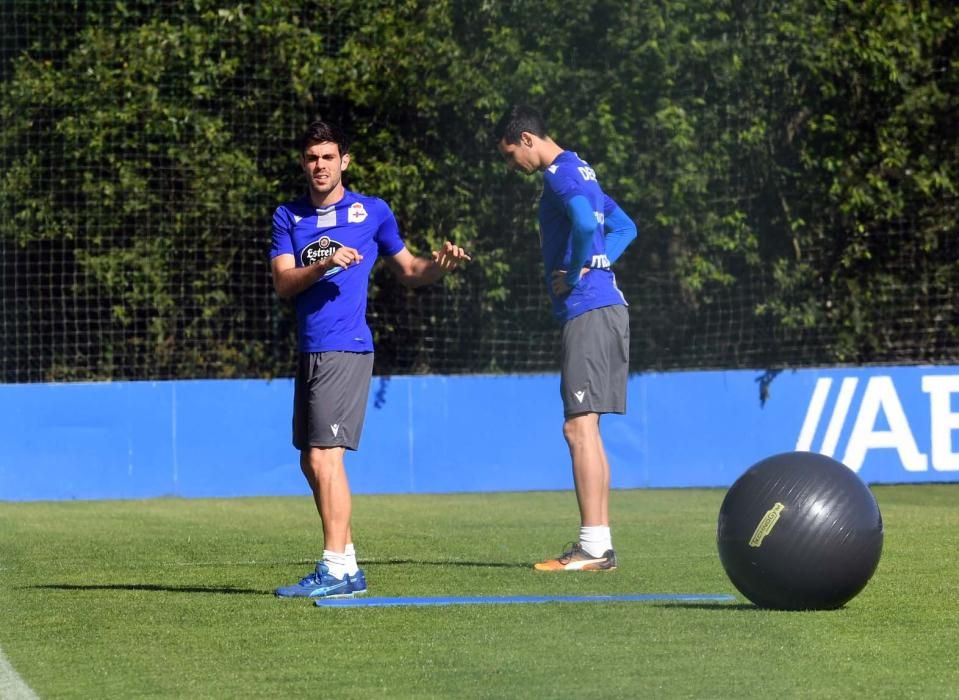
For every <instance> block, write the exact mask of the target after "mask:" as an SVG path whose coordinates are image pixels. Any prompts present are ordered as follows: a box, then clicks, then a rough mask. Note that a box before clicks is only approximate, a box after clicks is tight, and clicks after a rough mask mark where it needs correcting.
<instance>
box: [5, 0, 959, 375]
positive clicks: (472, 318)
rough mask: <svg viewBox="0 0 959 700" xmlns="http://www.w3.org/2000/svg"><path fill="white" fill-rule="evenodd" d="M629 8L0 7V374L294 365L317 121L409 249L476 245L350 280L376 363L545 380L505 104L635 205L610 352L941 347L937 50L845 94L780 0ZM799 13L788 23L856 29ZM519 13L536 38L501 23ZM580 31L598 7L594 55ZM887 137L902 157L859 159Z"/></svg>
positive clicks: (523, 185) (531, 201)
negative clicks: (516, 102)
mask: <svg viewBox="0 0 959 700" xmlns="http://www.w3.org/2000/svg"><path fill="white" fill-rule="evenodd" d="M634 5H635V6H634ZM638 5H640V4H639V3H636V4H632V3H622V4H619V3H602V2H597V3H585V4H584V5H583V7H582V8H580V9H579V10H575V11H574V9H573V8H571V7H570V6H569V4H568V3H551V2H546V3H540V4H538V3H526V2H519V1H517V2H514V3H458V2H454V3H449V4H446V3H428V2H424V3H415V2H414V3H386V2H361V1H359V0H354V1H353V2H332V1H318V0H312V1H311V0H272V1H266V2H235V3H229V4H223V3H216V2H212V1H208V0H192V1H186V0H184V1H182V2H176V1H174V0H162V1H161V0H156V1H147V0H143V1H141V2H136V1H128V2H84V1H81V0H70V1H68V0H4V2H3V3H0V32H2V46H0V80H2V88H0V116H2V127H0V128H2V135H0V177H2V180H0V382H6V383H17V382H42V381H80V380H121V379H123V380H143V379H171V378H220V377H224V378H227V377H270V376H289V375H290V374H291V371H292V367H293V354H294V343H295V329H294V325H293V316H292V313H291V308H290V306H289V305H288V304H286V303H283V302H280V301H279V300H278V299H277V298H276V296H275V294H274V292H273V290H272V286H271V280H270V273H269V263H268V260H267V252H268V248H269V236H270V219H271V216H272V212H273V209H274V208H275V207H276V205H277V204H278V203H279V202H280V201H283V200H286V199H290V198H293V197H294V196H296V195H297V194H298V193H299V192H300V187H301V182H300V180H299V177H300V175H299V173H298V171H297V166H296V162H295V157H296V152H295V149H294V147H293V143H294V140H295V138H296V136H297V135H298V134H299V132H300V129H301V128H302V127H303V126H304V124H305V123H306V121H307V120H308V119H309V118H311V117H313V116H314V115H317V114H322V115H328V116H330V117H331V118H333V119H334V120H338V121H342V122H344V123H345V124H346V125H347V127H348V129H349V130H350V131H351V132H352V134H353V136H354V137H355V138H356V142H355V144H356V145H355V147H354V166H352V167H351V170H350V173H349V175H350V181H349V183H348V185H349V186H351V187H355V188H356V189H357V190H360V191H363V192H365V193H367V194H374V195H377V196H380V197H382V198H384V199H386V200H387V201H388V202H389V203H390V204H391V206H392V207H393V209H394V211H395V212H396V215H397V218H398V220H399V222H400V225H401V228H402V230H403V232H404V235H405V236H406V239H407V243H408V245H409V247H410V248H411V249H412V250H413V251H414V252H416V253H420V254H423V253H428V251H429V249H430V248H431V247H434V246H436V245H438V244H439V243H440V242H441V241H442V240H443V238H445V237H447V236H450V237H453V238H454V239H456V240H457V242H460V243H462V244H464V245H465V246H467V247H468V248H469V249H470V250H471V252H473V254H474V256H475V262H474V263H473V264H472V265H470V266H469V267H468V268H467V269H465V270H462V271H460V272H458V273H456V274H455V275H452V276H450V277H449V278H447V279H446V280H445V281H444V282H443V283H442V284H439V285H435V286H433V287H430V288H425V289H420V290H415V291H410V290H407V289H405V288H403V287H401V286H400V285H398V284H397V283H396V281H395V280H394V279H393V277H392V276H391V275H390V274H389V273H388V271H387V270H386V269H385V268H382V267H380V268H378V269H377V270H376V272H375V273H374V275H373V277H372V279H371V303H370V311H369V321H370V323H371V326H372V327H373V329H374V333H375V335H376V339H377V362H376V371H377V373H380V374H402V373H505V372H510V373H524V372H545V371H555V370H557V369H558V358H557V356H556V350H557V340H558V328H557V327H556V326H555V325H554V323H553V322H552V320H551V318H550V314H549V309H548V304H547V301H546V297H545V293H544V289H543V283H542V278H543V272H542V270H541V265H540V262H539V257H538V242H537V234H536V201H537V198H538V192H539V182H538V181H537V179H536V178H531V179H524V178H522V177H520V176H518V175H515V174H508V173H506V172H505V169H504V167H503V164H502V163H501V162H500V160H499V157H498V155H497V154H496V152H495V148H494V147H493V145H492V144H491V142H490V135H491V131H492V124H493V123H495V119H496V117H497V116H498V114H499V113H500V112H501V110H502V109H503V107H504V106H505V104H506V103H507V101H508V100H509V99H513V98H514V97H515V96H517V95H521V96H526V97H530V98H531V99H539V100H540V102H541V103H542V104H543V106H544V108H546V109H547V111H548V112H549V114H550V121H551V124H552V125H553V126H555V134H556V137H557V141H559V142H560V143H561V144H562V145H565V146H567V147H569V148H574V149H575V150H577V151H578V152H579V153H580V154H581V155H582V156H583V157H584V158H586V159H587V160H589V161H590V162H591V163H592V164H593V165H594V167H595V168H596V170H597V172H598V173H599V176H600V179H601V182H602V184H603V185H604V187H605V189H606V190H607V191H608V192H610V193H611V194H613V195H614V196H615V197H616V198H617V200H618V201H619V202H620V203H621V204H622V205H623V207H624V208H625V209H626V210H627V211H628V212H629V213H630V214H631V215H633V216H634V217H635V218H636V220H637V223H638V226H639V230H640V236H639V239H638V240H637V242H636V243H635V244H634V245H633V246H632V247H631V248H630V249H629V250H628V251H627V252H626V254H625V255H624V256H623V258H622V260H621V261H620V262H619V263H618V264H617V266H616V270H617V276H618V281H619V284H620V287H621V288H622V289H623V291H624V293H625V295H626V297H627V299H628V300H629V302H630V316H631V325H632V357H631V367H632V369H633V371H647V370H673V369H701V368H747V367H749V368H776V367H787V366H802V365H820V364H843V363H858V364H863V363H899V364H909V363H936V362H939V363H942V362H955V361H956V360H957V359H959V349H957V348H959V343H957V342H956V341H957V337H956V336H957V329H959V318H957V312H956V304H957V302H956V295H957V291H959V289H957V288H959V243H957V235H956V234H957V230H956V226H957V223H956V222H957V218H959V217H957V213H959V212H957V206H956V205H957V200H956V197H955V194H954V192H955V186H954V185H952V184H951V183H952V179H951V178H953V177H954V171H955V165H956V162H957V157H956V145H955V143H956V142H955V139H954V138H953V137H949V136H948V134H950V133H952V129H954V125H955V123H956V117H957V115H956V111H955V109H954V108H955V99H954V98H949V97H948V95H950V94H952V95H955V94H956V93H957V91H956V90H955V89H954V87H955V85H954V81H955V78H954V77H953V76H954V71H952V72H950V71H949V70H947V68H948V67H949V66H950V65H955V64H954V62H953V63H952V64H950V60H952V61H954V60H955V51H956V50H955V49H954V48H952V47H954V46H956V45H957V44H959V42H957V41H951V40H950V39H949V37H947V36H942V37H939V39H941V41H938V43H936V42H933V43H932V44H930V45H929V46H928V47H927V48H926V49H924V50H926V51H928V52H932V53H933V54H935V52H936V51H939V52H941V53H942V56H938V57H937V56H935V55H933V56H931V57H930V58H928V60H926V59H922V60H926V63H925V64H923V65H924V66H927V68H922V67H921V66H920V67H918V68H915V70H913V72H912V73H908V74H907V71H909V70H912V69H910V68H909V66H908V65H906V64H905V63H903V64H902V66H900V69H901V71H903V77H902V80H901V81H900V82H899V83H892V82H890V81H882V80H880V79H879V78H877V83H881V85H880V87H879V88H875V89H872V91H870V90H869V89H867V88H866V87H864V86H863V85H862V84H861V82H857V81H858V80H859V79H858V78H857V79H856V80H853V78H851V77H849V76H850V75H853V74H854V73H855V71H857V70H858V71H859V72H860V73H859V75H860V77H861V78H862V79H863V80H865V79H866V78H868V77H869V75H872V72H871V71H872V68H874V66H869V65H866V66H855V65H852V66H849V65H846V64H842V66H843V67H842V70H841V71H840V70H838V69H837V75H836V76H827V77H828V78H829V80H830V81H832V82H829V83H828V84H827V81H826V78H824V77H823V72H822V70H819V72H817V71H813V70H811V69H810V70H806V68H804V66H805V65H806V64H804V63H803V60H800V59H804V57H805V58H808V55H807V54H801V53H800V52H802V51H804V50H805V47H806V46H807V44H808V42H805V41H799V40H798V39H797V37H796V36H795V35H791V34H790V33H789V31H792V30H790V29H789V28H790V27H793V28H794V27H796V26H798V25H797V22H799V21H800V20H799V19H796V21H791V20H790V17H787V16H785V15H784V14H782V13H785V12H786V11H785V10H782V11H780V10H776V9H768V8H764V4H763V3H730V4H729V7H726V5H724V4H723V3H713V4H711V5H710V7H714V8H720V9H716V11H715V12H713V13H711V14H710V13H705V14H704V13H698V14H697V13H694V12H692V11H689V12H687V13H685V14H684V13H683V12H684V11H681V10H676V11H675V12H676V13H677V14H676V16H672V17H670V18H668V19H669V20H670V21H669V22H658V21H654V20H655V19H656V18H655V17H653V18H652V19H650V17H651V16H652V14H655V13H656V12H659V13H663V12H666V11H665V10H663V9H662V8H659V9H656V10H653V9H649V8H647V9H646V10H642V9H641V8H639V7H638ZM794 5H795V12H796V17H797V18H802V17H806V18H810V19H808V25H803V26H804V27H805V29H804V31H808V32H809V33H810V35H815V36H825V37H827V38H829V37H841V36H842V32H843V31H845V29H844V28H845V27H852V28H855V26H857V23H859V22H863V21H867V20H868V18H866V19H864V18H863V17H861V16H859V15H857V14H856V12H854V11H852V10H849V9H848V8H847V9H846V10H843V11H839V10H836V11H835V12H834V13H833V14H832V15H829V16H825V17H822V18H818V17H817V16H816V13H815V12H812V13H811V12H810V7H811V6H810V7H807V6H806V4H804V3H794ZM816 5H818V3H816ZM850 7H851V6H850ZM723 8H724V9H723ZM941 11H942V12H946V11H947V10H941ZM948 11H949V12H952V10H948ZM578 12H583V13H586V15H584V16H580V15H579V14H577V13H578ZM817 12H818V11H817ZM821 12H823V13H825V12H827V10H825V9H823V10H821ZM830 12H832V11H830ZM843 12H845V14H843ZM540 14H542V15H543V17H544V19H543V21H544V22H547V23H549V24H550V26H551V27H552V28H553V31H551V33H550V36H549V37H548V39H547V37H543V36H539V35H534V34H535V33H532V34H531V33H528V32H527V33H524V32H523V31H522V30H521V29H518V28H520V27H523V26H529V23H530V21H531V20H532V18H534V17H538V16H540ZM667 14H668V13H667ZM794 19H795V18H794ZM820 19H821V21H820ZM790 21H791V23H790ZM803 21H805V20H803ZM915 21H916V22H917V23H918V22H920V21H926V15H923V16H922V18H919V17H918V16H917V18H916V20H915ZM584 22H591V23H593V24H591V25H590V26H601V27H607V28H612V29H609V31H610V34H609V37H608V40H607V41H603V42H600V44H601V46H600V47H599V48H597V49H596V50H595V51H590V52H586V51H583V50H582V48H581V47H578V45H577V44H576V43H575V42H576V37H577V36H579V34H578V32H579V29H578V28H579V27H581V26H582V25H583V23H584ZM697 23H698V24H697ZM953 26H959V25H957V24H956V23H954V25H953ZM683 27H686V28H687V30H688V31H687V30H683V31H686V32H687V33H688V34H689V35H690V36H686V35H685V34H683V33H682V32H680V30H681V29H683ZM613 29H615V31H613ZM920 30H921V27H919V26H918V25H917V29H916V31H917V32H918V31H920ZM877 31H878V30H877ZM417 32H419V34H418V33H417ZM656 32H663V33H662V35H657V34H656ZM670 32H673V33H670ZM676 32H679V33H676ZM817 32H819V34H816V33H817ZM857 36H858V35H857ZM917 36H918V35H917ZM690 37H691V38H690ZM917 41H919V40H918V39H917ZM564 42H568V43H564ZM670 42H672V43H670ZM667 45H668V46H669V49H668V50H666V49H663V48H662V47H664V46H667ZM836 46H840V47H841V46H845V44H842V43H841V42H838V43H837V44H836ZM657 47H659V48H657ZM823 50H825V49H823ZM836 50H840V49H836ZM656 51H660V53H656ZM949 52H952V53H949ZM920 53H921V52H920ZM856 55H857V56H859V55H866V54H865V53H864V52H860V54H856ZM950 56H952V58H950ZM920 58H921V57H920ZM920 58H916V59H915V60H916V61H919V60H920ZM804 60H805V59H804ZM903 60H905V59H903ZM777 62H779V63H777ZM744 65H746V66H748V68H743V66H744ZM917 65H918V64H917ZM767 68H768V69H767ZM804 71H805V72H804ZM923 71H925V72H923ZM880 78H881V76H880ZM843 80H848V84H844V83H843V82H842V81H843ZM817 81H818V82H817ZM949 81H952V82H949ZM907 88H908V89H910V90H913V91H912V92H910V93H909V94H910V95H913V96H915V95H920V96H923V97H922V99H925V100H926V102H925V103H921V105H920V107H915V108H914V111H912V112H903V110H908V109H912V107H910V105H913V104H914V103H912V102H909V101H908V100H906V99H905V98H904V97H902V95H904V94H905V93H904V92H902V91H904V90H906V89H907ZM920 88H921V90H920ZM830 90H831V91H832V92H830ZM916 90H920V92H916ZM916 99H919V98H918V97H917V98H916ZM856 100H859V101H858V102H857V101H856ZM845 107H848V110H850V111H851V113H855V114H856V115H858V117H857V118H856V119H850V120H848V123H846V124H844V127H843V128H845V129H847V131H845V132H843V133H842V134H840V135H838V136H837V133H839V132H838V131H837V129H838V127H836V126H835V124H834V122H835V121H836V120H837V119H840V120H841V119H842V114H843V111H842V109H843V108H845ZM827 117H828V118H827ZM830 119H832V120H833V122H830V121H829V120H830ZM910 120H912V121H910ZM895 129H899V130H900V131H901V133H900V134H899V136H897V137H896V138H899V139H900V142H901V143H902V144H903V149H904V152H903V153H902V154H897V153H888V152H886V153H885V155H882V156H875V158H874V162H869V158H872V156H870V155H869V149H870V148H872V146H874V145H875V144H876V143H879V142H880V141H881V142H882V143H883V144H888V143H891V142H890V141H888V140H885V141H883V140H882V139H887V137H889V135H888V133H887V131H889V130H895ZM917 132H922V133H923V134H926V135H925V136H923V137H922V138H923V139H925V140H924V141H923V144H924V145H921V146H920V145H916V144H914V143H912V141H910V138H911V135H912V134H915V133H917ZM897 133H899V132H897ZM937 134H938V135H940V136H942V135H946V136H943V137H942V138H941V139H939V140H936V138H934V137H935V136H936V135H937ZM889 138H891V137H889ZM883 148H886V149H887V151H888V148H887V146H883ZM817 149H818V150H817ZM829 149H832V150H831V151H830V150H829ZM910 149H912V150H910ZM875 150H876V151H877V152H878V151H880V150H882V149H880V148H879V147H878V146H877V147H876V149H875ZM920 151H921V152H920ZM833 153H834V154H835V155H831V154H833ZM817 154H819V155H817ZM823 154H826V155H823ZM814 155H816V156H817V158H818V159H817V160H815V162H813V160H812V156H814ZM897 159H898V160H897ZM910 168H913V169H915V168H925V171H924V172H925V173H927V175H924V176H923V177H924V178H925V179H922V180H920V179H919V178H918V176H916V175H915V174H914V173H913V171H912V170H910ZM884 178H885V179H884ZM937 178H938V179H937ZM857 188H858V189H857ZM950 193H951V194H950Z"/></svg>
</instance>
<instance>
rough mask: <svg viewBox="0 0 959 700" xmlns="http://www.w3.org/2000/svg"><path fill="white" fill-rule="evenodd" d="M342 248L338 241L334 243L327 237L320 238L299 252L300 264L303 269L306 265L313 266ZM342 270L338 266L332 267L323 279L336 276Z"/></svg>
mask: <svg viewBox="0 0 959 700" xmlns="http://www.w3.org/2000/svg"><path fill="white" fill-rule="evenodd" d="M342 247H343V244H342V243H340V242H339V241H334V240H333V239H332V238H330V237H329V236H320V238H319V240H316V241H313V242H312V243H310V244H309V245H308V246H306V248H304V249H303V250H302V251H301V252H300V262H301V263H302V264H303V266H304V267H306V266H308V265H315V264H316V263H318V262H321V261H323V260H326V259H327V258H328V257H330V256H331V255H333V253H335V252H336V251H337V250H338V249H339V248H342ZM342 269H343V268H341V267H339V266H337V267H333V268H331V269H330V270H329V271H327V273H326V274H325V275H324V277H329V276H330V275H333V274H336V273H337V272H339V271H340V270H342Z"/></svg>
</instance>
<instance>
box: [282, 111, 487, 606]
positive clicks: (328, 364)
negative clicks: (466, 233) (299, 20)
mask: <svg viewBox="0 0 959 700" xmlns="http://www.w3.org/2000/svg"><path fill="white" fill-rule="evenodd" d="M349 164H350V153H349V143H348V140H347V137H346V136H345V134H344V132H343V131H342V130H341V129H340V128H339V127H337V126H336V125H333V124H330V123H327V122H322V121H316V122H313V123H312V124H310V125H309V127H308V128H307V130H306V132H305V133H304V134H303V136H302V138H301V141H300V167H301V168H302V170H303V174H304V175H305V176H306V181H307V184H308V191H307V193H306V194H305V195H304V196H303V197H302V198H300V199H298V200H296V201H293V202H288V203H286V204H282V205H280V206H279V207H278V208H277V209H276V211H275V213H274V214H273V245H272V248H271V249H270V258H271V266H272V271H273V286H274V288H275V289H276V292H277V294H278V295H279V296H280V297H281V298H283V299H293V301H294V305H295V308H296V318H297V331H298V345H299V348H298V349H299V360H298V367H297V372H296V380H295V384H294V397H293V445H294V446H295V447H296V449H298V450H299V451H300V468H301V469H302V471H303V474H304V475H305V476H306V480H307V481H308V482H309V484H310V488H311V489H312V491H313V500H314V502H315V503H316V509H317V511H318V512H319V514H320V520H321V523H322V527H323V557H322V559H321V560H320V561H318V562H317V565H316V569H315V570H314V571H311V572H310V573H309V574H307V575H306V576H305V577H304V578H303V579H302V580H301V581H300V582H299V583H296V584H293V585H291V586H284V587H281V588H277V589H276V595H278V596H280V597H284V598H287V597H314V598H318V597H330V598H332V597H349V596H353V595H355V594H359V593H365V592H366V576H365V575H364V572H363V570H362V569H360V568H359V567H358V566H357V562H356V551H355V548H354V546H353V533H352V528H351V524H350V517H351V513H352V497H351V494H350V487H349V482H348V480H347V476H346V469H345V466H344V461H343V457H344V454H345V451H346V450H356V449H357V448H358V446H359V442H360V433H361V432H362V429H363V420H364V417H365V414H366V403H367V397H368V394H369V388H370V378H371V376H372V372H373V336H372V333H371V332H370V329H369V327H368V326H367V323H366V303H367V289H368V286H369V277H370V273H371V271H372V269H373V263H374V262H375V261H376V259H377V257H378V256H382V257H383V258H384V259H385V260H386V262H387V264H388V266H389V267H390V269H391V270H392V271H393V272H394V273H395V274H396V276H397V277H398V279H399V280H400V282H402V283H403V284H405V285H407V286H410V287H416V286H420V285H424V284H429V283H431V282H435V281H436V280H438V279H440V277H442V276H443V275H445V274H446V273H447V272H450V271H452V270H455V269H456V267H457V266H458V265H459V264H460V263H461V262H462V261H464V260H469V259H470V257H469V256H468V255H467V254H466V253H465V252H464V250H463V249H462V248H460V247H459V246H457V245H454V244H453V243H451V242H449V241H447V242H446V243H445V244H444V245H443V247H442V249H441V250H439V251H434V252H433V255H432V259H426V258H421V257H417V256H414V255H413V254H412V253H410V251H409V250H407V248H406V246H405V245H404V243H403V239H402V237H401V236H400V232H399V228H398V227H397V224H396V219H395V218H394V217H393V212H392V211H390V208H389V206H388V205H387V204H386V202H384V201H383V200H382V199H378V198H376V197H367V196H365V195H362V194H358V193H356V192H352V191H350V190H348V189H346V188H345V186H344V184H343V179H342V176H343V172H344V171H345V170H346V169H347V168H348V167H349Z"/></svg>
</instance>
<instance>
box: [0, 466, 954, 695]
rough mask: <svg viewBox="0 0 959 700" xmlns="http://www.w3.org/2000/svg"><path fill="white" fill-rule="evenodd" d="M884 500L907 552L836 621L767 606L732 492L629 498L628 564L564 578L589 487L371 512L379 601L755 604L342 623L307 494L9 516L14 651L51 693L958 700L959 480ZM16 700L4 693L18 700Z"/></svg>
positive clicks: (418, 615) (389, 611) (891, 540)
mask: <svg viewBox="0 0 959 700" xmlns="http://www.w3.org/2000/svg"><path fill="white" fill-rule="evenodd" d="M874 492H875V494H876V496H877V499H878V501H879V505H880V508H881V509H882V512H883V518H884V521H885V528H886V539H885V547H884V551H883V557H882V560H881V562H880V564H879V568H878V570H877V572H876V574H875V576H874V577H873V579H872V581H871V582H870V584H869V585H868V586H867V587H866V589H865V590H864V591H863V592H862V593H861V594H860V595H859V596H858V597H856V598H855V599H853V600H852V601H851V602H850V603H849V604H848V605H847V606H846V607H845V608H842V609H840V610H836V611H829V612H825V611H823V612H798V613H797V612H776V611H764V610H759V609H756V608H755V607H753V606H752V605H751V604H749V603H748V602H747V601H745V600H744V599H743V598H742V597H741V596H739V595H738V593H737V592H736V590H735V589H734V588H733V587H732V585H731V584H730V583H729V581H728V579H727V578H726V575H725V573H724V571H723V569H722V566H721V565H720V562H719V558H718V556H717V553H716V545H715V536H716V517H717V514H718V511H719V506H720V503H721V502H722V497H723V495H724V492H723V491H721V490H637V491H616V492H614V493H613V498H612V512H613V516H614V543H615V545H616V549H617V553H618V554H619V558H620V568H619V570H617V571H615V572H611V573H578V574H543V573H537V572H534V571H532V570H531V569H530V568H529V566H530V564H531V562H533V561H534V560H536V559H538V558H540V557H541V556H544V555H550V554H556V553H558V551H559V549H560V548H561V547H562V545H563V544H564V542H566V541H567V540H570V539H572V538H573V537H574V535H575V533H576V528H577V518H576V506H575V502H574V500H573V496H572V494H570V493H508V494H485V495H448V496H365V497H357V498H356V499H355V504H354V529H355V532H356V544H357V548H358V552H359V557H360V560H361V564H362V565H363V566H364V568H365V570H366V572H367V577H368V580H369V584H370V595H371V596H429V595H497V596H512V595H587V594H627V593H712V594H716V593H727V594H735V595H737V600H736V602H732V603H703V602H699V603H683V602H644V603H633V602H612V603H545V604H535V605H482V606H449V607H419V608H367V609H363V608H353V609H320V608H316V607H314V606H312V605H311V604H310V603H309V602H308V601H302V600H278V599H276V598H274V597H273V596H272V594H271V591H272V589H273V588H274V587H275V586H277V585H280V584H286V583H291V582H293V581H295V580H297V579H298V578H299V577H300V576H302V575H303V574H304V573H306V571H307V570H309V569H310V568H311V566H312V562H313V559H314V557H315V556H316V555H317V549H318V528H319V520H318V518H317V516H316V514H315V511H314V510H313V506H312V502H311V501H310V499H309V498H308V497H306V496H304V497H302V498H254V499H223V500H180V499H159V500H145V501H120V502H69V503H9V502H3V503H0V649H2V650H3V653H4V655H5V656H6V657H7V659H8V660H9V662H10V664H12V666H13V668H14V669H15V670H16V672H17V673H18V674H19V676H20V677H21V678H22V679H23V680H24V682H25V683H26V684H28V685H29V686H30V687H31V688H32V689H33V690H34V692H36V694H37V695H39V696H40V697H41V698H139V697H156V698H163V697H169V698H207V697H208V698H266V697H270V698H287V697H288V698H300V697H345V698H358V697H369V696H372V697H488V698H504V697H531V698H536V697H550V698H558V697H569V698H588V697H597V698H607V697H609V698H616V697H622V698H674V697H675V698H748V697H780V698H782V697H786V698H850V697H869V698H875V697H884V698H945V697H959V665H957V663H956V654H957V651H959V612H957V595H956V593H957V589H959V563H957V557H956V553H957V551H959V485H948V486H947V485H935V486H932V485H929V486H887V487H877V488H875V489H874ZM0 694H2V693H0Z"/></svg>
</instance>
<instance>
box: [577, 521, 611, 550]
mask: <svg viewBox="0 0 959 700" xmlns="http://www.w3.org/2000/svg"><path fill="white" fill-rule="evenodd" d="M579 546H580V547H582V548H583V549H584V550H585V552H586V553H587V554H588V555H590V556H591V557H601V556H603V555H604V554H606V552H607V551H608V550H610V549H612V548H613V540H612V536H611V535H610V533H609V526H602V525H591V526H590V527H581V528H580V529H579Z"/></svg>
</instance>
